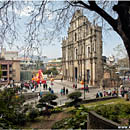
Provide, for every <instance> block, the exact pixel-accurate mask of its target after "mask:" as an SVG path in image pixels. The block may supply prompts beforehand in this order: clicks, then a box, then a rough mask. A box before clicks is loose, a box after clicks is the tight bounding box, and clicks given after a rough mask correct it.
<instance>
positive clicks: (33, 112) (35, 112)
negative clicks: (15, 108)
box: [28, 109, 39, 121]
mask: <svg viewBox="0 0 130 130" xmlns="http://www.w3.org/2000/svg"><path fill="white" fill-rule="evenodd" d="M38 115H39V112H38V110H37V109H32V110H31V111H30V112H29V115H28V116H29V119H30V120H31V121H34V119H35V118H36V117H37V116H38Z"/></svg>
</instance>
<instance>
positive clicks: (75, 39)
mask: <svg viewBox="0 0 130 130" xmlns="http://www.w3.org/2000/svg"><path fill="white" fill-rule="evenodd" d="M76 40H77V33H75V41H76Z"/></svg>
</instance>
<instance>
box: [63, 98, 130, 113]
mask: <svg viewBox="0 0 130 130" xmlns="http://www.w3.org/2000/svg"><path fill="white" fill-rule="evenodd" d="M119 103H122V104H130V101H126V100H125V99H124V98H115V99H109V100H105V101H97V102H93V103H87V104H83V105H84V106H85V107H95V106H99V105H109V104H119ZM73 109H75V108H74V107H68V108H66V109H65V111H66V112H69V111H71V110H73Z"/></svg>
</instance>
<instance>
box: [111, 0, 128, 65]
mask: <svg viewBox="0 0 130 130" xmlns="http://www.w3.org/2000/svg"><path fill="white" fill-rule="evenodd" d="M113 10H114V11H116V12H117V14H118V19H117V28H113V29H114V30H115V31H116V32H117V33H118V34H119V35H120V36H121V38H122V40H123V42H124V45H125V48H126V50H127V53H128V57H129V59H130V2H129V1H119V2H118V4H117V5H115V6H114V7H113ZM129 61H130V60H129ZM129 64H130V63H129ZM129 67H130V65H129Z"/></svg>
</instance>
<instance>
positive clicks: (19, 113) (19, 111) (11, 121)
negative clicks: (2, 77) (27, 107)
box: [0, 88, 26, 128]
mask: <svg viewBox="0 0 130 130" xmlns="http://www.w3.org/2000/svg"><path fill="white" fill-rule="evenodd" d="M16 92H17V89H16V88H14V89H13V88H7V89H5V90H4V91H1V92H0V116H1V117H2V118H0V120H1V121H0V127H2V128H16V125H23V124H24V123H25V120H26V116H25V114H24V112H23V106H22V104H23V103H24V101H25V100H24V97H23V96H18V95H16Z"/></svg>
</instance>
